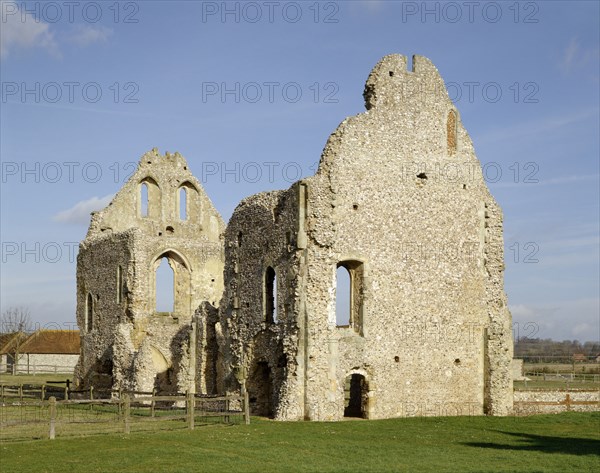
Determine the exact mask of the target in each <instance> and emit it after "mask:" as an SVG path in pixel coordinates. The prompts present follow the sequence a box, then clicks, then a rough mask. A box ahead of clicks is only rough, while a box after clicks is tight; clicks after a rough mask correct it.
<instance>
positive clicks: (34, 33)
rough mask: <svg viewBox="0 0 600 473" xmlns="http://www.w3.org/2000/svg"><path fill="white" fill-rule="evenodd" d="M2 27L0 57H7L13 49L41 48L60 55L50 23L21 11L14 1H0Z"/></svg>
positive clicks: (0, 29) (0, 30)
mask: <svg viewBox="0 0 600 473" xmlns="http://www.w3.org/2000/svg"><path fill="white" fill-rule="evenodd" d="M0 8H1V10H2V28H0V58H6V57H8V56H9V55H10V54H11V53H12V52H13V51H14V50H15V49H19V48H23V49H34V48H41V49H45V50H46V51H48V52H49V53H50V54H52V55H54V56H57V57H60V51H59V49H58V43H57V42H56V39H55V37H54V33H53V32H52V31H50V25H49V24H48V23H46V22H44V21H41V20H38V19H36V18H35V17H34V16H33V15H31V14H30V13H28V12H26V11H21V10H20V9H19V7H18V4H17V3H16V2H7V1H0Z"/></svg>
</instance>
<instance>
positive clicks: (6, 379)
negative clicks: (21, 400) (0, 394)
mask: <svg viewBox="0 0 600 473" xmlns="http://www.w3.org/2000/svg"><path fill="white" fill-rule="evenodd" d="M67 379H71V380H72V379H73V375H72V374H36V375H32V374H18V375H15V376H13V375H11V374H6V373H2V374H0V383H4V384H11V385H19V384H44V383H47V382H48V381H66V380H67Z"/></svg>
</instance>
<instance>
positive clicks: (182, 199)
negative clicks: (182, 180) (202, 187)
mask: <svg viewBox="0 0 600 473" xmlns="http://www.w3.org/2000/svg"><path fill="white" fill-rule="evenodd" d="M187 214H188V212H187V190H186V188H185V187H180V188H179V220H187Z"/></svg>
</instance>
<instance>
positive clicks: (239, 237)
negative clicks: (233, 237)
mask: <svg viewBox="0 0 600 473" xmlns="http://www.w3.org/2000/svg"><path fill="white" fill-rule="evenodd" d="M242 237H243V234H242V232H239V233H238V236H237V245H238V248H241V247H242Z"/></svg>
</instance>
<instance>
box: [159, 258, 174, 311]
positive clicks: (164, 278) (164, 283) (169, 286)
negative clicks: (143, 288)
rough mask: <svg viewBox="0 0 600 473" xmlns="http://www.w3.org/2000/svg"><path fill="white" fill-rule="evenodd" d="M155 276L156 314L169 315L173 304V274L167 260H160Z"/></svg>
mask: <svg viewBox="0 0 600 473" xmlns="http://www.w3.org/2000/svg"><path fill="white" fill-rule="evenodd" d="M155 276H156V278H155V280H156V286H155V294H156V312H163V313H171V312H173V307H174V302H175V290H174V288H175V274H174V273H173V269H172V268H171V265H169V260H168V258H166V257H163V258H161V260H160V265H159V266H158V267H157V268H156V274H155Z"/></svg>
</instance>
